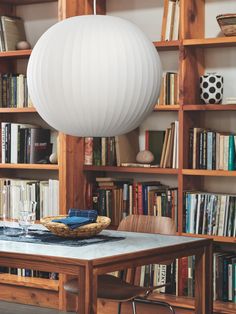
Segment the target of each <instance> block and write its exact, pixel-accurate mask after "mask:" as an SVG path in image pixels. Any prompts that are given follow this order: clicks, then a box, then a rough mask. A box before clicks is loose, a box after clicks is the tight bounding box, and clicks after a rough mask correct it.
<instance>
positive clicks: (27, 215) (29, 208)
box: [18, 201, 37, 238]
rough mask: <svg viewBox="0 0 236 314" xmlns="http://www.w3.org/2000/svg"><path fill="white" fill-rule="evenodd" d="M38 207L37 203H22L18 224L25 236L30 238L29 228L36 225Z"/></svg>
mask: <svg viewBox="0 0 236 314" xmlns="http://www.w3.org/2000/svg"><path fill="white" fill-rule="evenodd" d="M36 205H37V202H35V201H22V205H21V206H22V208H21V210H20V211H19V218H18V223H19V226H20V227H21V228H22V229H23V231H24V236H25V237H27V238H30V237H31V236H30V235H29V227H30V226H31V225H32V224H34V223H35V220H36Z"/></svg>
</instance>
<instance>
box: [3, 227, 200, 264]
mask: <svg viewBox="0 0 236 314" xmlns="http://www.w3.org/2000/svg"><path fill="white" fill-rule="evenodd" d="M35 227H37V226H36V225H34V228H35ZM38 228H40V229H41V228H42V227H41V225H39V226H38ZM100 234H104V235H110V236H119V237H120V236H122V237H125V239H123V240H119V241H116V242H105V243H99V244H91V245H89V246H84V247H70V246H60V245H50V246H49V245H44V244H32V243H19V242H14V238H13V239H12V242H9V241H0V255H1V252H8V253H20V254H33V255H34V254H35V255H41V256H56V257H67V258H72V259H83V260H93V259H99V258H103V257H112V256H117V255H120V254H128V253H135V252H138V251H143V250H149V249H154V248H161V247H167V246H173V245H179V244H184V243H194V242H196V241H205V239H202V238H196V237H194V238H191V237H183V236H167V235H159V234H149V233H135V232H123V231H122V232H121V231H114V230H103V231H102V232H101V233H100Z"/></svg>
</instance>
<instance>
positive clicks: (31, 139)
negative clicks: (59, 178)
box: [0, 122, 56, 164]
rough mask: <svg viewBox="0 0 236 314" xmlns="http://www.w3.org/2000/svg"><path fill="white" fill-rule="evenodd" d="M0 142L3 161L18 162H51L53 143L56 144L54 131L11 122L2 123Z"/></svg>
mask: <svg viewBox="0 0 236 314" xmlns="http://www.w3.org/2000/svg"><path fill="white" fill-rule="evenodd" d="M52 135H53V136H52ZM53 140H54V143H51V141H53ZM0 142H1V153H2V156H1V162H2V163H16V164H17V163H30V164H36V163H49V156H50V154H51V153H52V149H53V145H54V146H55V145H56V140H55V136H54V132H52V133H51V131H50V130H49V129H43V128H40V127H38V126H36V125H30V124H21V123H10V122H2V123H1V138H0ZM54 149H55V147H54Z"/></svg>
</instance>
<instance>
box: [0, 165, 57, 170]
mask: <svg viewBox="0 0 236 314" xmlns="http://www.w3.org/2000/svg"><path fill="white" fill-rule="evenodd" d="M0 169H25V170H27V169H29V170H51V171H57V170H58V169H59V166H58V165H52V164H0Z"/></svg>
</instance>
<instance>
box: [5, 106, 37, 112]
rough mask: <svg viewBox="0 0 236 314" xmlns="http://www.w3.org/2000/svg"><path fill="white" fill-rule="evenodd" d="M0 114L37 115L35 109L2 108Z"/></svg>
mask: <svg viewBox="0 0 236 314" xmlns="http://www.w3.org/2000/svg"><path fill="white" fill-rule="evenodd" d="M0 113H12V114H13V113H37V110H36V109H35V108H34V107H27V108H0Z"/></svg>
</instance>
